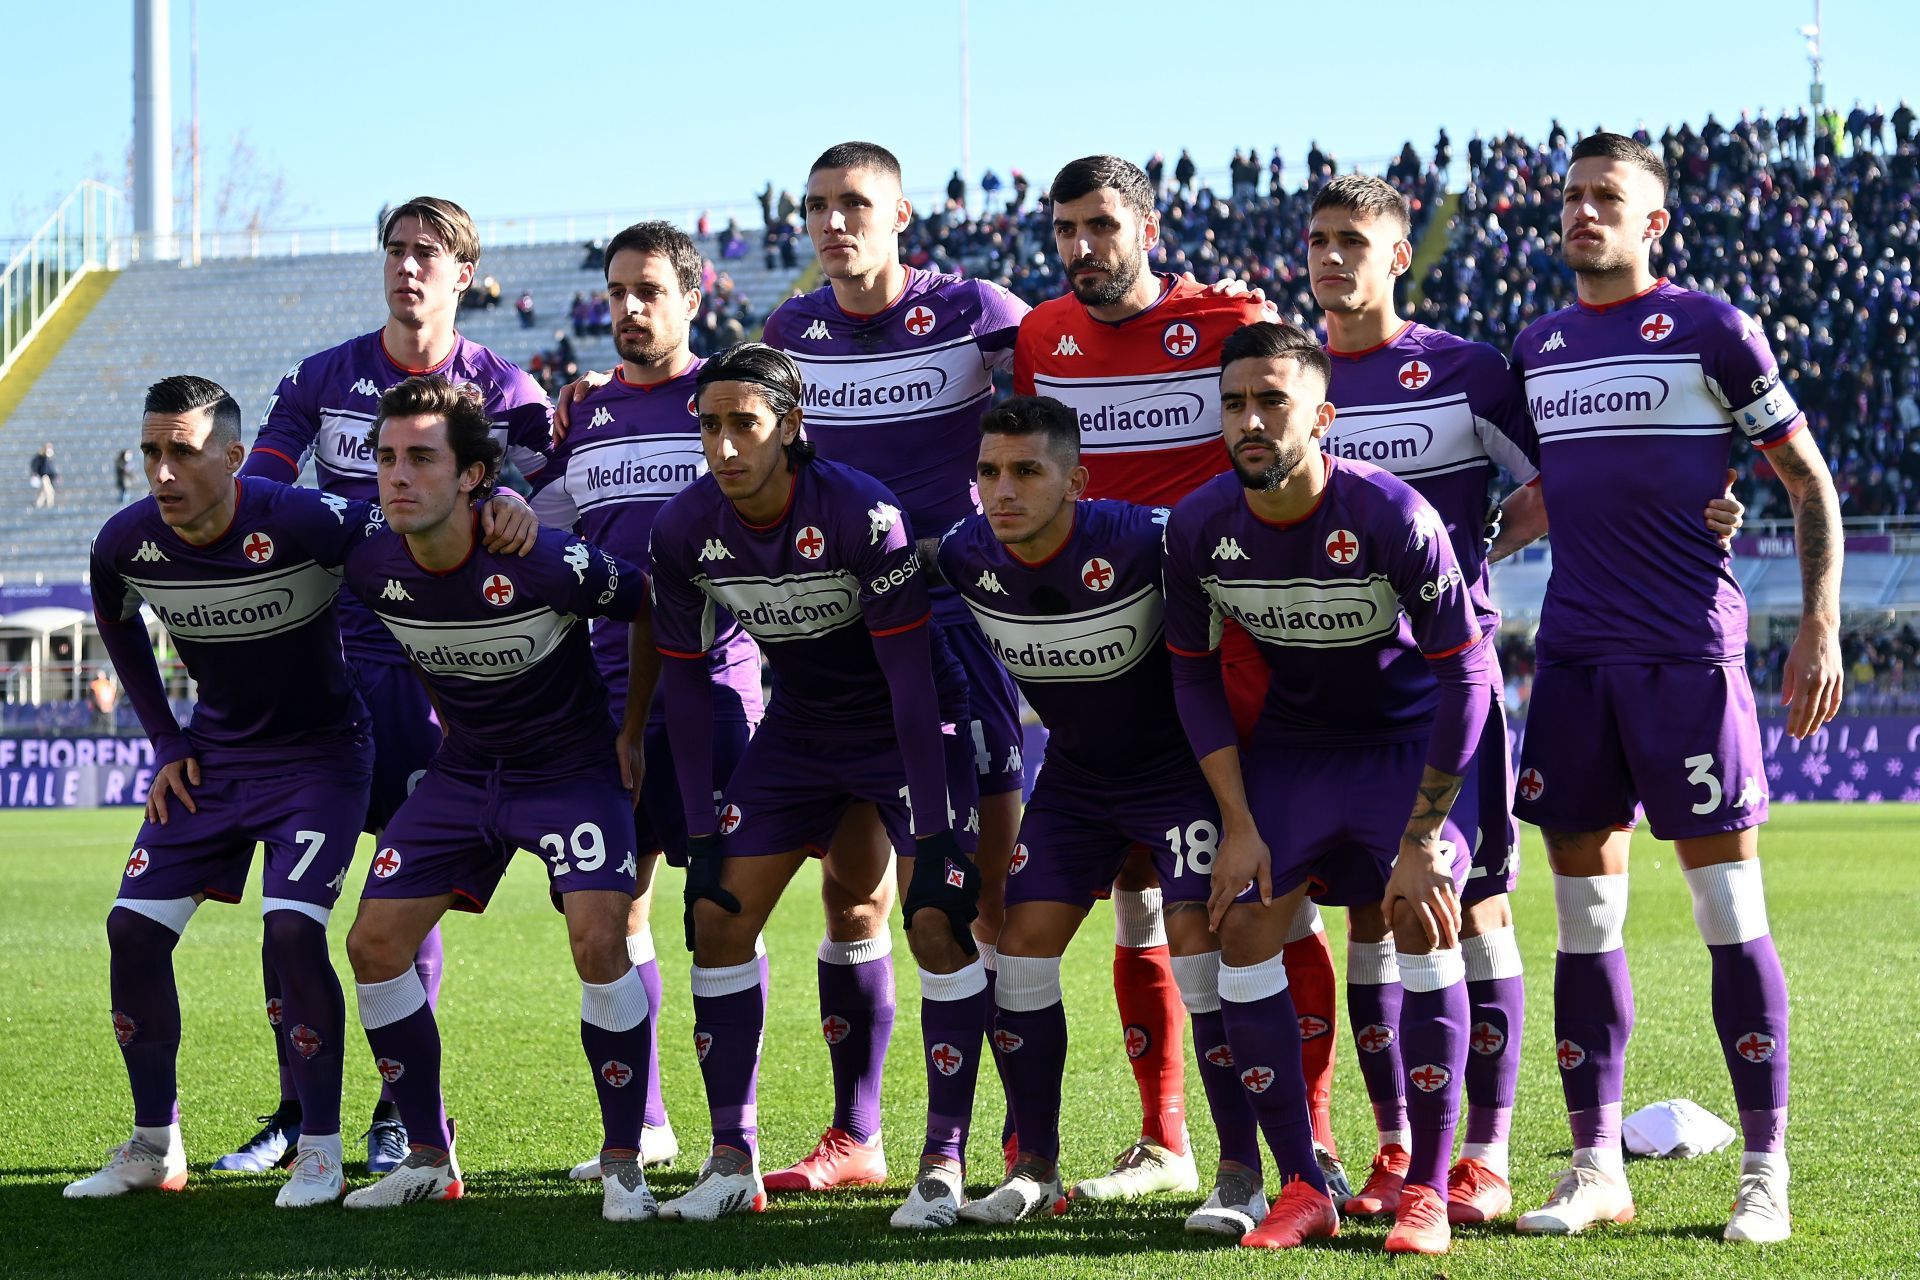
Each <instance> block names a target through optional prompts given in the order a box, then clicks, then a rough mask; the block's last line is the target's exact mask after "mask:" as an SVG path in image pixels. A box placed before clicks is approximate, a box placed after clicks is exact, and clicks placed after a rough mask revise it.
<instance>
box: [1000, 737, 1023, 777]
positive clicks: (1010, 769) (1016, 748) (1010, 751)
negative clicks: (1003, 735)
mask: <svg viewBox="0 0 1920 1280" xmlns="http://www.w3.org/2000/svg"><path fill="white" fill-rule="evenodd" d="M1025 768H1026V761H1024V760H1022V759H1021V758H1020V744H1019V743H1017V742H1016V743H1014V744H1013V745H1012V746H1010V747H1008V748H1007V763H1006V765H1005V766H1004V767H1003V768H1002V769H1001V770H1000V772H1002V773H1020V772H1021V771H1023V770H1024V769H1025Z"/></svg>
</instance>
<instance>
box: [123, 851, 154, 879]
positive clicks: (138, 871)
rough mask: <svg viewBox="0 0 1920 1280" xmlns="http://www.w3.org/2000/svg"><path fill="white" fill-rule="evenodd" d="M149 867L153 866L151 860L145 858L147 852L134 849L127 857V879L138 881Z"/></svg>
mask: <svg viewBox="0 0 1920 1280" xmlns="http://www.w3.org/2000/svg"><path fill="white" fill-rule="evenodd" d="M151 865H153V860H152V859H151V858H149V857H147V851H146V850H145V849H135V850H134V851H133V852H132V853H130V854H128V855H127V879H129V880H138V879H139V878H140V877H141V876H143V875H145V874H147V868H148V867H149V866H151Z"/></svg>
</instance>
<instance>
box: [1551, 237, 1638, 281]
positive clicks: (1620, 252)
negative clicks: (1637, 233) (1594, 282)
mask: <svg viewBox="0 0 1920 1280" xmlns="http://www.w3.org/2000/svg"><path fill="white" fill-rule="evenodd" d="M1561 256H1562V257H1564V258H1565V259H1566V262H1567V266H1568V267H1569V268H1570V269H1571V270H1572V271H1573V273H1574V274H1575V275H1580V276H1616V275H1619V274H1621V273H1622V272H1630V271H1632V270H1633V267H1634V255H1633V252H1632V251H1631V250H1629V249H1628V248H1627V247H1626V246H1624V245H1620V244H1615V243H1613V242H1612V241H1603V242H1602V243H1600V244H1597V245H1590V244H1583V245H1578V246H1574V245H1568V246H1566V247H1565V248H1564V249H1563V250H1562V253H1561Z"/></svg>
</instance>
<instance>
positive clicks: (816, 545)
mask: <svg viewBox="0 0 1920 1280" xmlns="http://www.w3.org/2000/svg"><path fill="white" fill-rule="evenodd" d="M793 549H794V550H795V551H798V552H799V553H800V554H801V555H803V556H805V557H806V558H807V559H809V560H818V559H819V558H820V557H821V556H823V555H825V554H827V537H826V535H825V534H823V533H821V532H820V531H819V530H818V529H816V528H814V527H813V526H812V525H808V526H807V527H806V528H804V529H802V530H801V531H800V532H798V533H796V534H794V535H793Z"/></svg>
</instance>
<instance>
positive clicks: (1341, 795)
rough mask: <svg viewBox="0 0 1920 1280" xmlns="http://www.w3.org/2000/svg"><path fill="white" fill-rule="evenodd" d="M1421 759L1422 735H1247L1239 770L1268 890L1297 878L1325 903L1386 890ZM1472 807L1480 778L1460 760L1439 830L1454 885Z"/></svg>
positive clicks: (1464, 865) (1463, 873)
mask: <svg viewBox="0 0 1920 1280" xmlns="http://www.w3.org/2000/svg"><path fill="white" fill-rule="evenodd" d="M1426 762H1427V743H1426V740H1425V739H1424V738H1422V739H1418V740H1416V741H1413V742H1391V743H1383V744H1377V745H1372V746H1326V745H1306V744H1299V743H1274V742H1262V741H1261V740H1259V739H1258V738H1256V739H1255V740H1254V741H1253V743H1252V744H1251V745H1249V746H1248V747H1247V749H1246V750H1244V751H1243V752H1241V763H1240V769H1241V773H1242V776H1243V778H1244V780H1245V784H1246V789H1247V802H1248V804H1249V806H1250V807H1251V808H1252V810H1253V820H1254V823H1255V825H1256V826H1257V827H1258V828H1259V830H1260V835H1261V838H1262V839H1264V840H1265V841H1266V842H1267V848H1268V850H1269V851H1270V852H1271V853H1272V855H1273V893H1274V896H1275V897H1276V898H1277V897H1279V896H1280V895H1281V894H1283V893H1287V892H1289V891H1291V890H1292V889H1294V888H1296V887H1298V886H1299V885H1301V884H1306V885H1307V886H1308V893H1309V894H1310V895H1311V896H1312V897H1313V898H1314V899H1315V900H1316V901H1318V902H1322V903H1325V904H1327V905H1329V906H1336V907H1351V906H1358V905H1361V904H1364V903H1369V902H1378V901H1380V899H1381V898H1383V897H1385V896H1386V891H1387V876H1388V875H1389V874H1391V873H1392V871H1393V863H1394V859H1396V858H1397V857H1399V856H1400V836H1401V834H1402V833H1403V832H1405V831H1406V829H1407V818H1408V817H1409V816H1410V815H1411V814H1412V813H1413V801H1414V796H1415V794H1416V793H1417V792H1418V791H1419V789H1420V777H1421V773H1422V772H1423V770H1424V769H1425V768H1426ZM1479 810H1480V790H1479V784H1478V782H1477V780H1476V779H1475V777H1474V768H1473V766H1472V765H1468V767H1467V777H1466V780H1465V781H1464V782H1463V783H1462V784H1461V787H1460V796H1459V798H1458V799H1457V800H1455V801H1454V802H1453V808H1452V809H1451V810H1450V811H1449V812H1448V814H1447V819H1446V822H1445V823H1444V824H1443V825H1442V827H1441V831H1440V838H1441V839H1442V840H1447V841H1450V842H1451V843H1452V844H1453V848H1454V861H1453V882H1454V885H1455V886H1456V887H1458V886H1459V885H1462V884H1464V883H1465V882H1466V878H1467V871H1468V868H1469V864H1470V863H1471V862H1472V859H1473V846H1474V841H1473V836H1474V834H1475V833H1477V832H1478V831H1479V829H1480V813H1479ZM1246 898H1247V895H1244V894H1243V895H1242V898H1241V900H1242V901H1245V900H1246Z"/></svg>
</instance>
